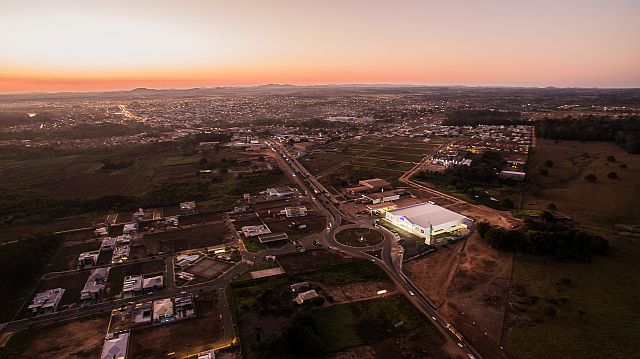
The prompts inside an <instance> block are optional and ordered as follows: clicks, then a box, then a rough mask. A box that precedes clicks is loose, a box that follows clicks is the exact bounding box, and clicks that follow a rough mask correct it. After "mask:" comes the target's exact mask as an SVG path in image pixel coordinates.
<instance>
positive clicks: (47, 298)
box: [27, 288, 64, 315]
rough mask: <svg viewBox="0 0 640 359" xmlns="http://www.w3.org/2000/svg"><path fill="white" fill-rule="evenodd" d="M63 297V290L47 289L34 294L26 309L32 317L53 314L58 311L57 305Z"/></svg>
mask: <svg viewBox="0 0 640 359" xmlns="http://www.w3.org/2000/svg"><path fill="white" fill-rule="evenodd" d="M63 295H64V288H55V289H47V290H45V291H44V292H41V293H38V294H36V296H35V297H34V298H33V301H32V302H31V304H30V305H29V307H27V308H28V309H29V310H30V311H31V314H33V315H40V314H47V313H53V312H55V311H56V310H57V309H58V304H60V300H61V299H62V296H63Z"/></svg>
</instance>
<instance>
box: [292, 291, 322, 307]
mask: <svg viewBox="0 0 640 359" xmlns="http://www.w3.org/2000/svg"><path fill="white" fill-rule="evenodd" d="M317 296H318V293H316V291H315V290H313V289H312V290H308V291H306V292H302V293H299V294H298V295H297V296H296V297H295V298H293V301H294V302H296V303H298V304H302V303H304V302H305V301H307V300H309V299H313V298H315V297H317Z"/></svg>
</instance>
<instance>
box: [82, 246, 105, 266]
mask: <svg viewBox="0 0 640 359" xmlns="http://www.w3.org/2000/svg"><path fill="white" fill-rule="evenodd" d="M99 256H100V250H97V251H91V252H82V253H80V255H79V256H78V268H90V267H93V266H94V265H96V263H98V257H99Z"/></svg>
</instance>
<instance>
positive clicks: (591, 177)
mask: <svg viewBox="0 0 640 359" xmlns="http://www.w3.org/2000/svg"><path fill="white" fill-rule="evenodd" d="M584 180H585V181H587V182H589V183H594V182H595V181H597V180H598V177H597V176H596V175H594V174H593V173H589V174H588V175H586V176H584Z"/></svg>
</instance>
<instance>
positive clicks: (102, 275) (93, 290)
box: [80, 267, 109, 302]
mask: <svg viewBox="0 0 640 359" xmlns="http://www.w3.org/2000/svg"><path fill="white" fill-rule="evenodd" d="M108 279H109V268H108V267H107V268H96V269H94V270H92V271H91V274H90V275H89V278H88V279H87V282H86V283H85V285H84V288H83V289H82V291H81V292H80V300H81V301H83V302H89V301H94V300H98V299H100V297H102V294H103V293H104V291H105V289H106V287H107V280H108Z"/></svg>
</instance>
